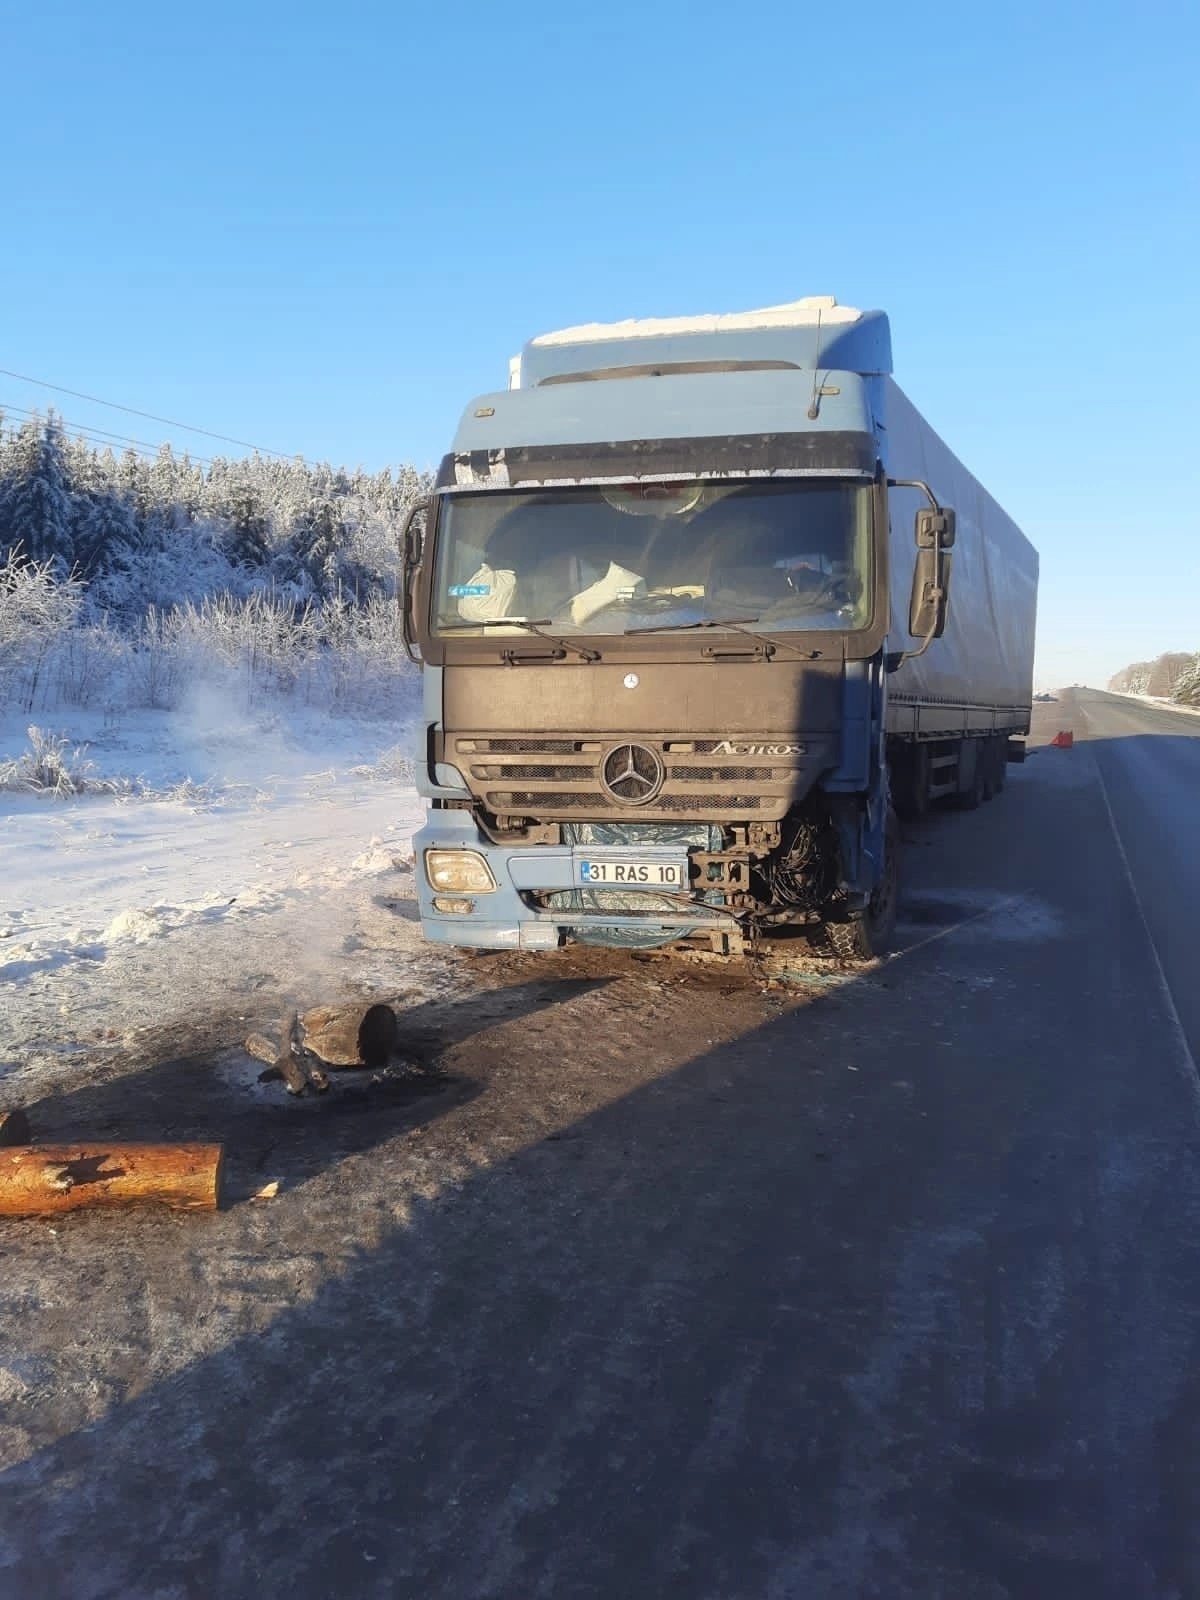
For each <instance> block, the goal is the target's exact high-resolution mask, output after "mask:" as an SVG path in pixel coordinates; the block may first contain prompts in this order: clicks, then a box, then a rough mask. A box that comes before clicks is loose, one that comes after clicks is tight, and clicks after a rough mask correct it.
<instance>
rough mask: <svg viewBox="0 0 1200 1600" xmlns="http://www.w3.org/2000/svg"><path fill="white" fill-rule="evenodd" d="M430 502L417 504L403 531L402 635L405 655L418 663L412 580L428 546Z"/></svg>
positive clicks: (401, 558)
mask: <svg viewBox="0 0 1200 1600" xmlns="http://www.w3.org/2000/svg"><path fill="white" fill-rule="evenodd" d="M429 509H430V502H429V501H428V500H418V501H417V502H416V503H415V504H414V505H411V506H410V507H409V508H408V515H407V516H406V517H405V519H404V526H403V528H402V529H401V530H400V593H399V595H398V597H397V598H398V599H399V602H400V631H401V633H402V635H403V638H404V651H405V654H406V655H407V656H408V659H409V660H410V661H413V662H419V661H420V659H421V658H420V656H419V655H418V654H417V648H416V626H415V623H416V618H415V607H414V600H415V598H416V596H415V594H414V584H413V580H414V577H415V575H416V572H417V568H418V567H419V565H420V562H421V549H422V546H423V545H424V542H425V529H426V528H427V526H428V524H429Z"/></svg>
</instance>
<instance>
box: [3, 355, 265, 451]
mask: <svg viewBox="0 0 1200 1600" xmlns="http://www.w3.org/2000/svg"><path fill="white" fill-rule="evenodd" d="M0 374H3V376H4V377H6V378H17V379H18V380H19V381H20V382H21V383H32V384H36V385H37V387H38V388H39V389H53V390H54V392H55V394H69V395H72V396H73V397H74V398H75V399H76V400H87V401H88V402H89V403H90V404H91V405H96V406H108V407H109V408H110V409H111V410H113V411H125V412H128V414H129V415H130V416H131V417H145V418H146V420H147V421H148V422H161V423H163V424H164V425H165V426H166V427H168V428H182V429H183V431H184V432H185V433H202V434H203V435H204V436H205V438H206V439H219V440H220V441H221V443H222V444H236V445H237V446H238V447H239V449H242V450H253V451H254V452H255V453H256V454H258V455H260V456H279V457H280V459H281V460H283V461H291V460H293V459H294V457H293V456H289V455H288V453H287V451H286V450H268V449H266V448H265V446H263V445H259V444H250V443H249V442H248V441H247V440H246V439H233V438H231V437H230V436H229V434H227V433H213V431H212V430H211V428H196V427H193V426H192V424H191V423H190V422H176V421H174V420H173V419H172V418H171V417H160V416H156V415H155V413H154V412H153V411H139V410H138V409H137V407H136V406H123V405H121V404H119V402H118V401H116V400H101V399H100V398H99V396H98V395H94V394H84V393H82V391H81V390H79V389H66V388H64V387H63V386H62V384H60V383H47V382H46V380H45V379H44V378H30V377H28V376H27V375H26V374H25V373H23V372H10V371H9V370H8V368H7V367H0Z"/></svg>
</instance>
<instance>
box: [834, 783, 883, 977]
mask: <svg viewBox="0 0 1200 1600" xmlns="http://www.w3.org/2000/svg"><path fill="white" fill-rule="evenodd" d="M899 843H900V826H899V824H898V823H897V821H896V813H895V812H894V811H889V812H888V817H887V825H886V827H885V829H884V844H883V875H882V876H881V878H880V880H879V882H878V883H877V884H876V886H875V892H874V894H872V896H871V898H870V901H869V902H868V904H867V908H866V910H865V911H864V912H863V913H862V915H861V916H859V917H856V918H854V920H853V921H850V922H827V923H826V924H825V937H826V939H827V940H828V941H829V948H830V949H831V950H832V951H833V954H834V955H835V956H837V957H838V959H839V960H840V961H874V960H875V958H876V957H877V956H881V955H883V953H884V952H885V951H886V949H887V947H888V945H889V944H890V943H891V941H892V934H893V933H894V932H895V928H896V903H897V899H898V893H899V885H900V878H899V871H898V865H897V860H896V856H897V852H898V847H899Z"/></svg>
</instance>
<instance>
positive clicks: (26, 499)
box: [0, 412, 75, 577]
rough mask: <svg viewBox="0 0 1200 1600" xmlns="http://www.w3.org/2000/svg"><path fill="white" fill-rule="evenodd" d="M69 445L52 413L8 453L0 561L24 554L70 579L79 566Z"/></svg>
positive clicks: (0, 490) (0, 485)
mask: <svg viewBox="0 0 1200 1600" xmlns="http://www.w3.org/2000/svg"><path fill="white" fill-rule="evenodd" d="M64 458H65V441H64V439H63V433H62V426H61V424H60V423H59V421H58V419H57V418H56V417H55V416H54V414H53V412H52V413H51V414H50V415H49V416H48V417H47V418H46V420H45V421H44V422H43V421H42V420H41V418H38V417H35V418H33V419H32V420H31V421H30V422H27V423H26V424H25V426H24V427H23V428H21V430H20V432H19V433H18V434H17V436H16V439H15V440H14V441H13V442H12V446H11V448H10V449H9V450H8V451H6V452H5V457H4V460H3V463H2V466H3V475H2V476H0V556H8V555H9V554H10V553H13V552H19V553H20V554H21V555H22V556H23V557H24V558H25V559H26V560H29V561H34V562H38V563H49V564H50V566H51V568H52V569H53V570H54V571H56V572H57V573H59V574H60V576H62V577H65V576H66V575H67V574H68V573H69V572H70V571H71V569H72V567H73V566H74V562H75V548H74V541H73V539H72V522H73V520H74V519H73V515H72V511H73V508H72V504H71V495H70V492H69V490H68V487H67V475H66V462H65V459H64Z"/></svg>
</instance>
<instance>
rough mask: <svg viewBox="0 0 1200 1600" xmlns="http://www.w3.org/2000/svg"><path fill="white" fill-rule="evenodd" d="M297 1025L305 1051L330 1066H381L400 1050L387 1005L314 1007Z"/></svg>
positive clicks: (393, 1018) (393, 1017)
mask: <svg viewBox="0 0 1200 1600" xmlns="http://www.w3.org/2000/svg"><path fill="white" fill-rule="evenodd" d="M300 1023H301V1026H302V1027H303V1029H304V1045H305V1048H306V1049H307V1050H311V1051H312V1053H313V1055H315V1056H320V1058H321V1060H322V1061H324V1062H326V1063H327V1064H328V1065H329V1066H331V1067H385V1066H387V1064H388V1062H389V1061H390V1060H391V1059H392V1057H393V1056H394V1055H395V1054H396V1052H397V1051H398V1049H399V1047H400V1024H399V1023H398V1022H397V1020H396V1013H395V1012H394V1011H393V1010H392V1008H391V1006H384V1005H374V1006H368V1007H367V1008H366V1010H364V1009H363V1008H362V1006H314V1007H313V1009H312V1010H311V1011H306V1012H305V1013H304V1015H303V1016H302V1017H301V1018H300Z"/></svg>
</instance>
